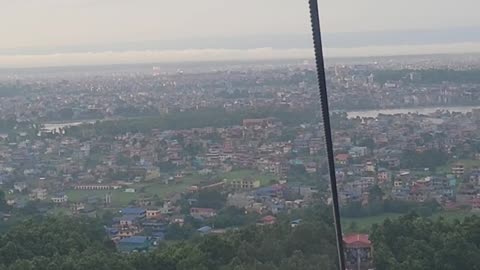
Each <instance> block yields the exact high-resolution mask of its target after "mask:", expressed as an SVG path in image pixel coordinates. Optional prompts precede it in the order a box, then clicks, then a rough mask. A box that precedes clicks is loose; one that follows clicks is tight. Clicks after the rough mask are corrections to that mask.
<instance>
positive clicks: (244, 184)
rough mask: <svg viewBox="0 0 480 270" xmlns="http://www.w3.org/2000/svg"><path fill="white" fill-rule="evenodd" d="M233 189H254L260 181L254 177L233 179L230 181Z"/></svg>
mask: <svg viewBox="0 0 480 270" xmlns="http://www.w3.org/2000/svg"><path fill="white" fill-rule="evenodd" d="M230 186H231V187H232V188H233V189H236V190H240V189H254V188H258V187H260V181H259V180H254V179H234V180H232V181H231V182H230Z"/></svg>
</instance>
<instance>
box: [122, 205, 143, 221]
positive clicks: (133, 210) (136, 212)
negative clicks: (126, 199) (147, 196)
mask: <svg viewBox="0 0 480 270" xmlns="http://www.w3.org/2000/svg"><path fill="white" fill-rule="evenodd" d="M146 213H147V211H146V210H145V209H143V208H137V207H127V208H123V209H122V210H120V214H122V215H125V216H135V217H137V218H144V217H145V215H146Z"/></svg>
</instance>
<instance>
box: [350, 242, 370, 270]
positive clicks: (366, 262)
mask: <svg viewBox="0 0 480 270" xmlns="http://www.w3.org/2000/svg"><path fill="white" fill-rule="evenodd" d="M343 244H344V250H345V263H346V268H347V269H356V270H357V269H358V270H363V269H371V268H372V243H371V241H370V240H369V239H368V235H367V234H351V235H346V236H344V237H343Z"/></svg>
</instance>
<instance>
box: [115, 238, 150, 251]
mask: <svg viewBox="0 0 480 270" xmlns="http://www.w3.org/2000/svg"><path fill="white" fill-rule="evenodd" d="M150 246H151V241H150V239H148V237H146V236H130V237H127V238H123V239H122V240H120V241H118V244H117V248H118V250H119V251H120V252H133V251H146V250H148V249H149V248H150Z"/></svg>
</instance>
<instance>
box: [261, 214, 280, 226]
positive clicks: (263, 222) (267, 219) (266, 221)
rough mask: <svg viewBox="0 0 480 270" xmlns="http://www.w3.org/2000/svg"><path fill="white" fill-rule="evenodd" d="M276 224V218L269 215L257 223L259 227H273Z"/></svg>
mask: <svg viewBox="0 0 480 270" xmlns="http://www.w3.org/2000/svg"><path fill="white" fill-rule="evenodd" d="M275 222H277V218H276V217H274V216H271V215H268V216H264V217H263V218H261V219H260V220H259V221H258V222H257V225H272V224H275Z"/></svg>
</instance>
